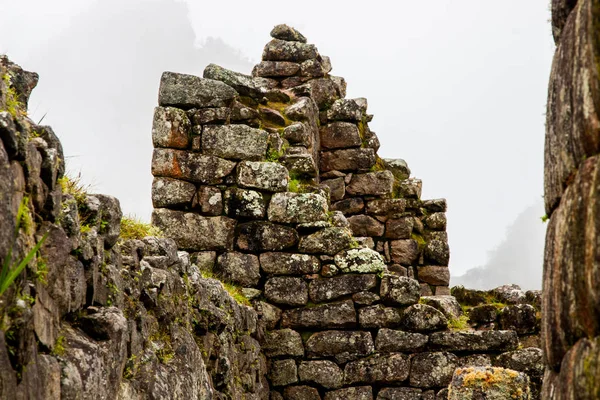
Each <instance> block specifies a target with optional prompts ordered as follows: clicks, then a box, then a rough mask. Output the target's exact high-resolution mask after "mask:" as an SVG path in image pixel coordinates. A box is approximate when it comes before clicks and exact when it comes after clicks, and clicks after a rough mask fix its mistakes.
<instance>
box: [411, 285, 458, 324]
mask: <svg viewBox="0 0 600 400" xmlns="http://www.w3.org/2000/svg"><path fill="white" fill-rule="evenodd" d="M419 278H420V277H419ZM420 302H421V303H423V304H426V305H428V306H431V307H433V308H436V309H438V310H439V311H441V312H442V313H443V314H444V315H445V316H446V318H448V319H456V318H459V317H460V316H461V315H463V310H462V307H461V306H460V304H459V303H458V301H456V298H455V297H454V296H424V297H421V300H420Z"/></svg>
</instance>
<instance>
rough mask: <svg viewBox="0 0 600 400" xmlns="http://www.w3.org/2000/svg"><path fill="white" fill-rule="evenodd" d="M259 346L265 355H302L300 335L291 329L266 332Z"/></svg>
mask: <svg viewBox="0 0 600 400" xmlns="http://www.w3.org/2000/svg"><path fill="white" fill-rule="evenodd" d="M261 348H262V350H263V351H264V353H265V355H266V356H267V357H303V356H304V345H303V344H302V337H301V336H300V334H299V333H298V332H296V331H294V330H291V329H280V330H276V331H270V332H266V333H265V337H264V340H263V343H262V344H261Z"/></svg>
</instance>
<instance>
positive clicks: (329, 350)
mask: <svg viewBox="0 0 600 400" xmlns="http://www.w3.org/2000/svg"><path fill="white" fill-rule="evenodd" d="M374 350H375V348H374V347H373V338H372V336H371V333H370V332H364V331H323V332H317V333H315V334H313V335H311V337H310V338H309V339H308V340H307V341H306V356H307V357H309V358H322V357H333V358H334V359H335V361H336V362H337V363H339V364H343V363H346V362H348V361H352V360H357V359H359V358H361V357H366V356H368V355H370V354H372V353H373V352H374Z"/></svg>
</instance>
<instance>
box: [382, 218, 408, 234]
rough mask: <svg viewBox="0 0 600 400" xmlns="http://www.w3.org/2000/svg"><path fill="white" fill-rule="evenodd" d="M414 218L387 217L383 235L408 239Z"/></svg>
mask: <svg viewBox="0 0 600 400" xmlns="http://www.w3.org/2000/svg"><path fill="white" fill-rule="evenodd" d="M413 225H414V218H411V217H403V218H394V219H388V220H387V221H386V223H385V237H386V238H388V239H410V237H411V235H412V231H413Z"/></svg>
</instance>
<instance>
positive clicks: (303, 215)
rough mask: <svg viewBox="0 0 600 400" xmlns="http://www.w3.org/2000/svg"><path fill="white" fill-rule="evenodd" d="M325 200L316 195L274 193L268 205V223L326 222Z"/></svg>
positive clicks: (326, 208) (326, 209)
mask: <svg viewBox="0 0 600 400" xmlns="http://www.w3.org/2000/svg"><path fill="white" fill-rule="evenodd" d="M327 211H328V207H327V199H326V198H325V197H323V196H321V195H319V194H316V193H292V192H285V193H275V194H274V195H273V197H272V198H271V202H270V203H269V210H268V212H267V216H268V217H269V221H273V222H281V223H286V224H292V223H293V224H303V223H309V222H316V221H325V220H327Z"/></svg>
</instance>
